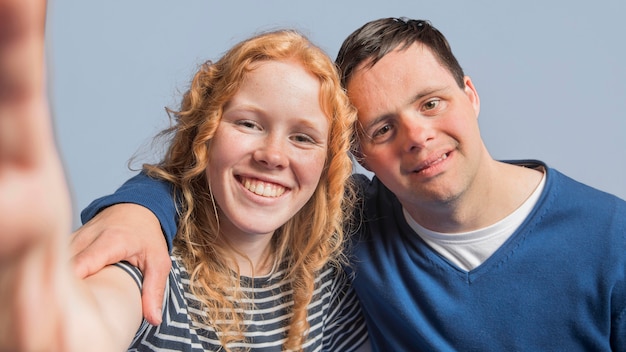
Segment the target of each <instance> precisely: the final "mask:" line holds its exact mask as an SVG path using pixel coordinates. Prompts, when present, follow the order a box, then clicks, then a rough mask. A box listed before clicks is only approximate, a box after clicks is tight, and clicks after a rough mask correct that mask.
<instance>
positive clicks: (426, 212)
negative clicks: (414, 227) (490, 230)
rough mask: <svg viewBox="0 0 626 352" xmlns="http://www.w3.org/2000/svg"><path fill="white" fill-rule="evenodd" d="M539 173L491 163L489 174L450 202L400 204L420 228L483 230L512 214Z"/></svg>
mask: <svg viewBox="0 0 626 352" xmlns="http://www.w3.org/2000/svg"><path fill="white" fill-rule="evenodd" d="M541 177H542V172H540V171H538V170H534V169H530V168H526V167H521V166H517V165H511V164H507V163H502V162H497V161H495V162H494V163H493V164H492V167H491V168H490V170H489V172H487V173H486V174H485V175H481V177H479V178H477V179H476V180H475V182H474V184H473V185H472V187H471V188H470V189H468V190H467V191H466V192H465V193H463V194H461V195H459V196H458V197H457V198H455V199H453V200H447V201H446V202H436V201H433V202H429V203H426V204H403V206H404V207H405V209H406V210H407V211H408V212H409V214H410V215H411V217H412V218H413V219H414V220H415V221H416V222H418V223H419V224H420V225H421V226H423V227H425V228H427V229H430V230H432V231H436V232H442V233H459V232H468V231H474V230H478V229H481V228H485V227H487V226H490V225H492V224H495V223H496V222H498V221H500V220H502V219H503V218H505V217H506V216H508V215H509V214H511V213H512V212H514V211H515V210H516V209H517V208H518V207H519V206H520V205H521V204H522V203H524V201H525V200H526V199H528V197H529V196H530V195H531V194H532V193H533V191H534V190H535V189H536V187H537V186H538V185H539V183H540V181H541Z"/></svg>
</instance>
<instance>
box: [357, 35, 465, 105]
mask: <svg viewBox="0 0 626 352" xmlns="http://www.w3.org/2000/svg"><path fill="white" fill-rule="evenodd" d="M450 83H454V78H453V76H452V74H451V73H450V72H449V71H448V70H447V69H446V68H445V67H444V66H443V65H441V63H440V62H439V60H437V58H436V57H435V55H434V54H433V53H432V51H431V50H430V49H429V48H428V47H426V46H424V45H423V44H421V43H414V44H412V45H410V46H409V47H407V48H406V49H403V50H400V49H397V48H396V49H395V50H393V51H391V52H389V53H388V54H387V55H385V56H384V57H383V58H382V59H380V61H378V62H377V63H376V64H375V65H374V66H371V67H369V66H368V65H367V62H364V63H361V64H360V65H359V66H357V68H356V70H355V71H354V74H353V75H352V78H351V79H350V81H349V82H348V85H347V87H346V88H347V91H348V96H349V97H350V100H351V102H352V103H353V104H354V106H355V107H356V108H357V109H358V110H359V116H362V115H363V114H370V113H376V111H375V110H377V109H384V106H385V105H386V104H387V103H388V104H397V103H398V102H399V101H403V100H406V99H411V98H413V97H414V96H415V95H416V94H420V92H423V91H428V90H433V89H436V88H441V87H443V86H447V85H449V84H450Z"/></svg>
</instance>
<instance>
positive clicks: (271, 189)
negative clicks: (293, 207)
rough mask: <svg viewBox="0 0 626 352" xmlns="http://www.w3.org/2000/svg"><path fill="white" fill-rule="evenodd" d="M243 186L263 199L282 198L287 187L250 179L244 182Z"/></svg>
mask: <svg viewBox="0 0 626 352" xmlns="http://www.w3.org/2000/svg"><path fill="white" fill-rule="evenodd" d="M243 186H244V187H245V188H246V189H247V190H249V191H250V192H252V193H254V194H257V195H259V196H263V197H272V198H274V197H280V196H281V195H282V194H283V193H285V187H282V186H280V185H277V184H275V183H267V182H263V181H259V180H254V179H249V178H246V179H244V180H243Z"/></svg>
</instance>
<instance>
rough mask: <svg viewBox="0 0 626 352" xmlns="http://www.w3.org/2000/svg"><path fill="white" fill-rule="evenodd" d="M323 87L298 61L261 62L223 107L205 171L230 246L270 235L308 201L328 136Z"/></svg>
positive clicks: (320, 172) (319, 174)
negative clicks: (323, 105)
mask: <svg viewBox="0 0 626 352" xmlns="http://www.w3.org/2000/svg"><path fill="white" fill-rule="evenodd" d="M320 87H321V86H320V81H319V79H317V78H316V77H315V76H313V75H312V74H311V73H310V72H308V71H306V70H305V69H304V67H303V66H302V65H300V64H299V63H297V62H295V61H263V62H260V63H257V64H256V66H255V68H254V69H253V70H252V71H250V72H249V73H247V74H246V75H245V79H244V81H243V83H242V85H241V87H240V88H239V90H238V91H237V93H236V94H235V95H234V96H233V98H232V99H231V100H230V101H229V102H228V104H226V106H225V107H224V111H223V115H222V119H221V121H220V123H219V126H218V128H217V131H216V133H215V135H214V137H213V139H212V140H211V141H210V156H209V158H210V160H209V165H208V167H207V170H206V173H207V178H208V180H209V184H210V185H211V192H212V194H213V196H214V198H215V201H216V202H217V204H218V211H219V216H220V229H221V231H222V232H223V233H224V234H225V235H227V236H228V237H229V238H230V239H231V240H235V241H236V238H241V239H242V240H244V239H246V238H247V240H250V238H249V236H250V235H271V234H273V232H274V231H275V230H276V229H278V228H279V227H280V226H282V225H283V224H284V223H285V222H287V221H288V220H289V219H290V218H292V217H293V216H294V215H295V214H296V213H297V212H298V211H299V210H300V209H301V208H302V207H303V206H304V205H305V204H306V203H307V201H308V200H309V199H310V198H311V196H312V195H313V193H314V191H315V189H316V187H317V185H318V183H319V181H320V176H321V174H322V170H323V168H324V164H325V161H326V160H325V159H326V153H327V148H328V145H327V144H328V135H329V133H328V132H329V121H328V117H327V116H326V115H325V114H324V112H323V111H322V108H321V106H320V98H319V96H320Z"/></svg>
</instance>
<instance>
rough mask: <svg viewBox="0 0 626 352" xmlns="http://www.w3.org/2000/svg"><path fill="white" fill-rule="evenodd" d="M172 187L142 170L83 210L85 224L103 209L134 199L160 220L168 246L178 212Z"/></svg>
mask: <svg viewBox="0 0 626 352" xmlns="http://www.w3.org/2000/svg"><path fill="white" fill-rule="evenodd" d="M173 192H174V191H173V188H172V185H171V184H170V183H168V182H167V181H163V180H157V179H154V178H151V177H150V176H148V175H146V174H145V173H143V172H141V173H139V174H137V175H135V176H134V177H132V178H130V179H129V180H127V181H126V182H125V183H124V184H123V185H122V186H121V187H120V188H118V189H117V190H116V191H115V193H113V194H110V195H107V196H104V197H101V198H98V199H96V200H94V201H93V202H91V204H89V205H88V206H87V207H86V208H85V209H84V210H83V211H82V212H81V214H80V218H81V221H82V222H83V224H85V223H86V222H88V221H89V220H91V219H92V218H93V217H95V216H96V215H97V214H98V213H99V212H100V211H101V210H103V209H104V208H106V207H109V206H111V205H115V204H119V203H134V204H138V205H141V206H143V207H145V208H148V209H149V210H150V211H152V213H154V215H156V217H157V218H158V219H159V222H160V223H161V229H162V230H163V234H164V235H165V239H166V240H167V245H168V247H169V249H170V250H171V249H172V241H173V239H174V236H175V235H176V224H177V223H178V213H177V211H176V206H175V205H174V198H173Z"/></svg>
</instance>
